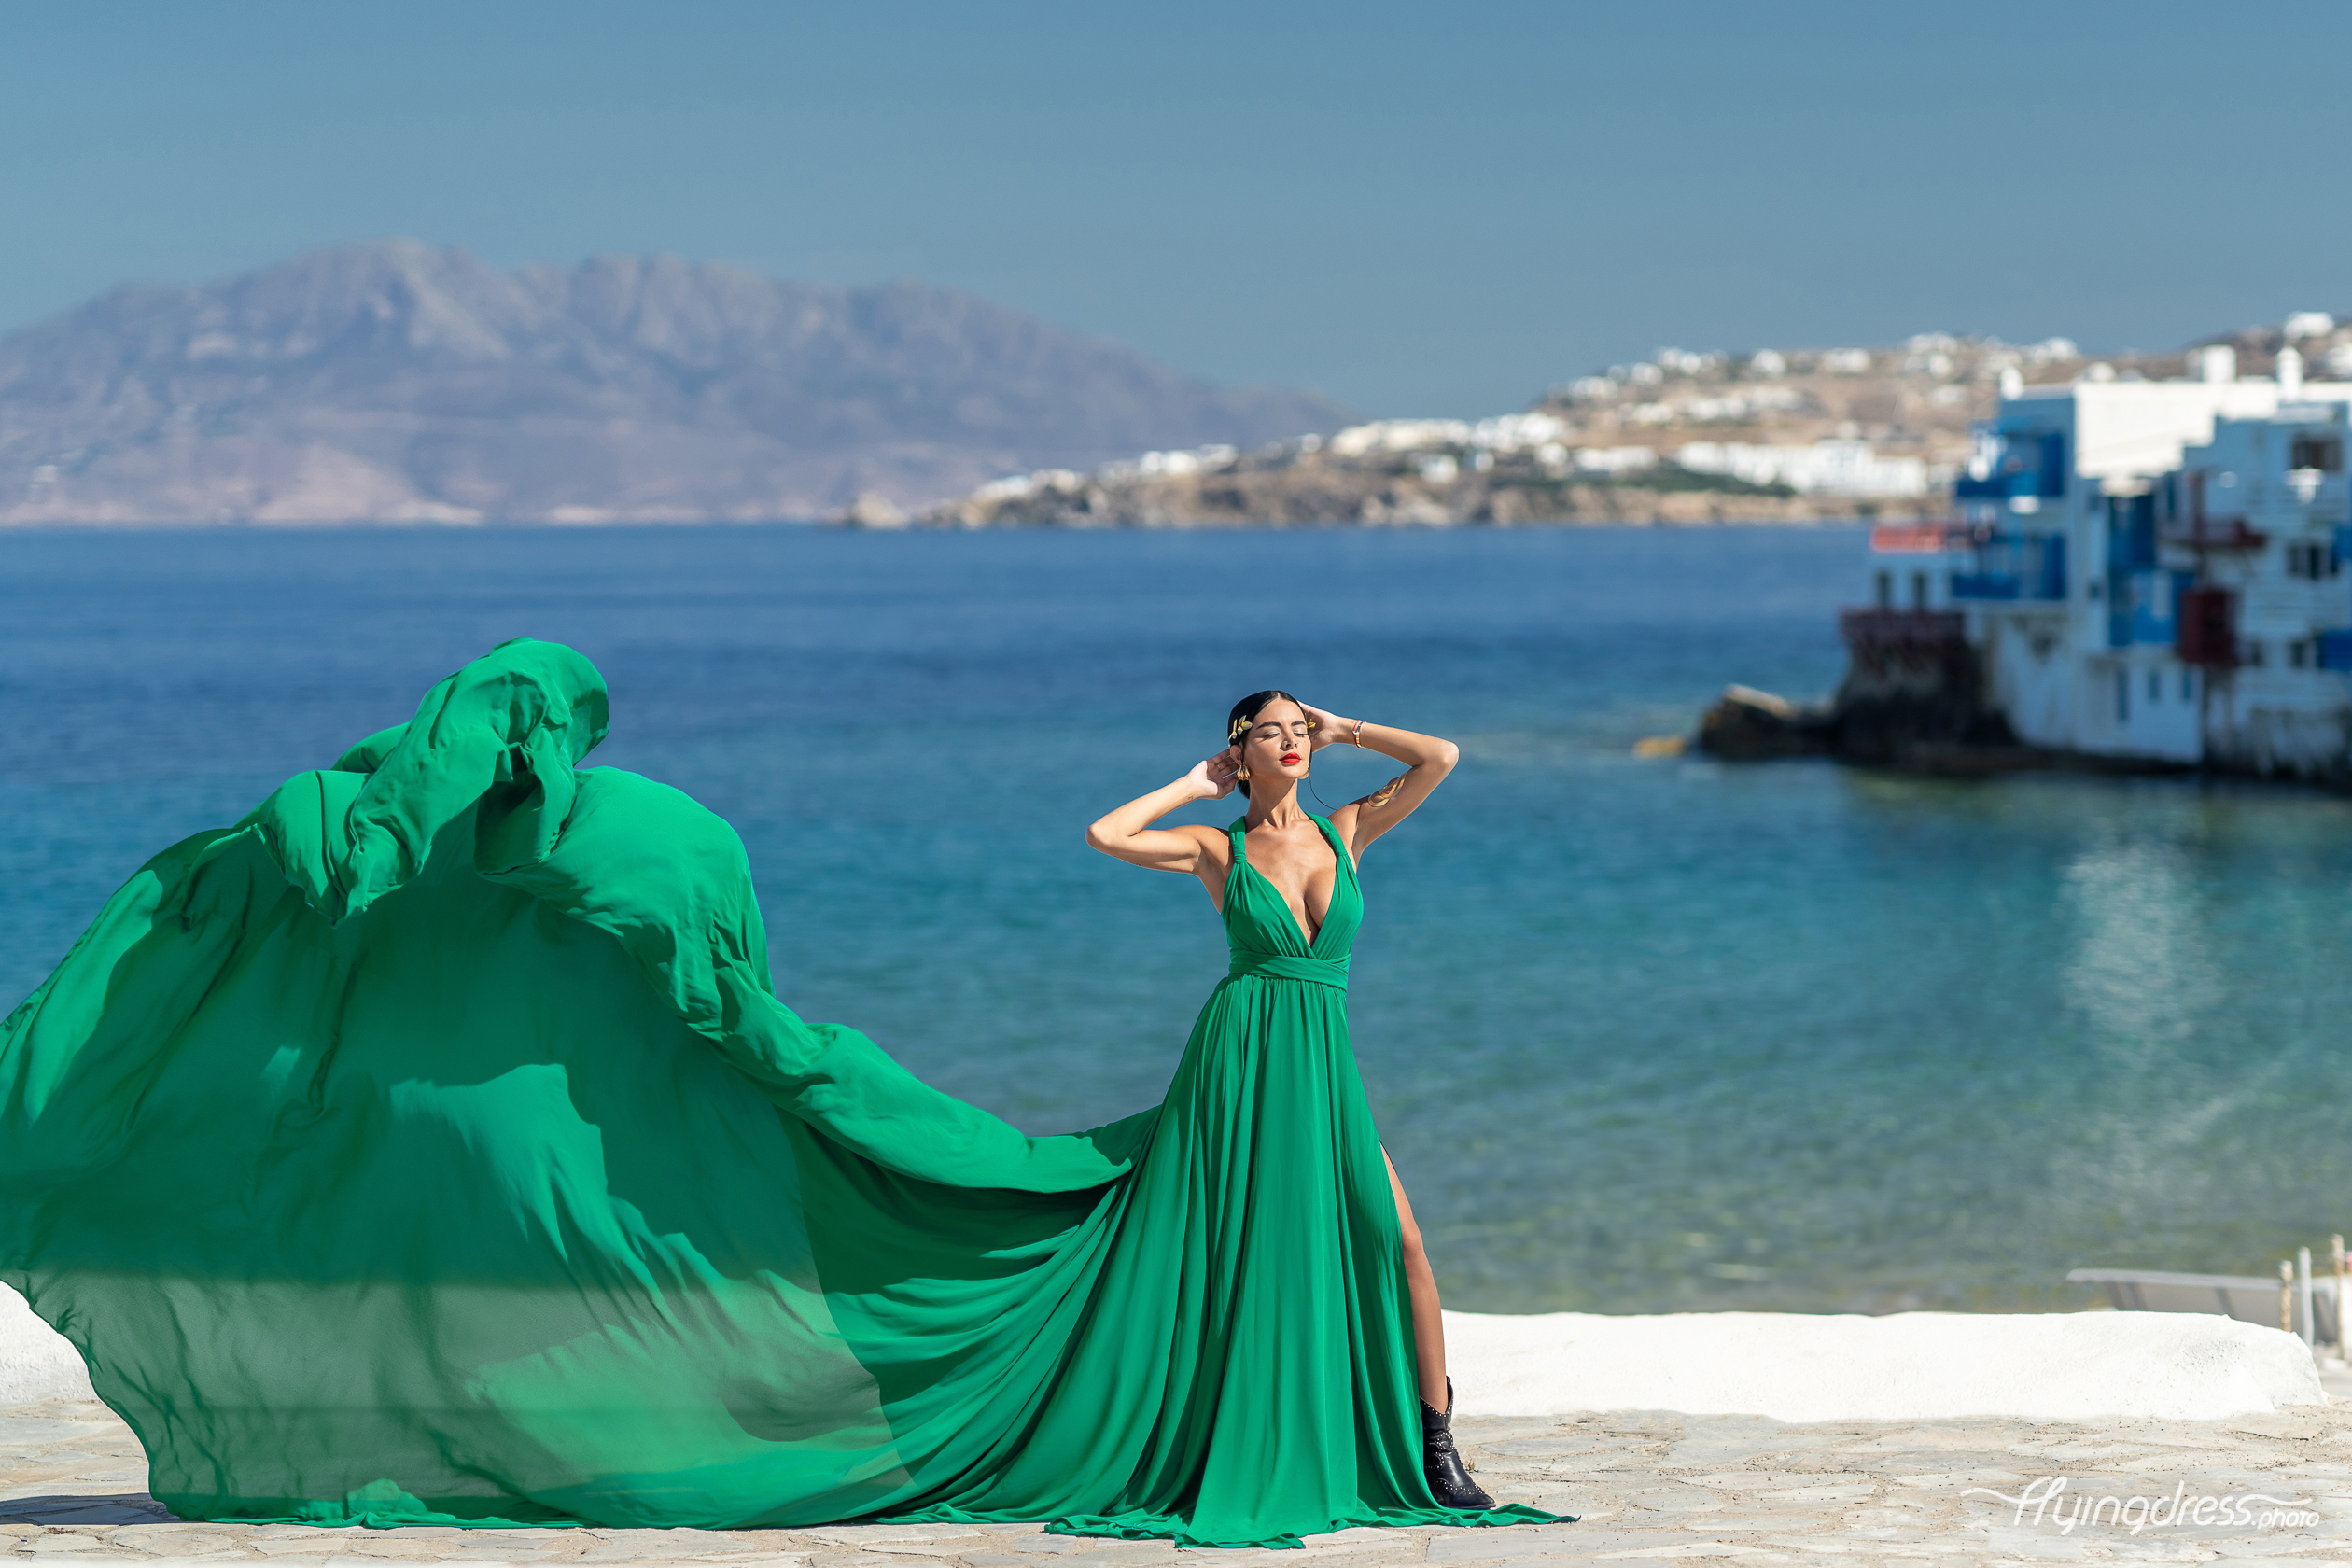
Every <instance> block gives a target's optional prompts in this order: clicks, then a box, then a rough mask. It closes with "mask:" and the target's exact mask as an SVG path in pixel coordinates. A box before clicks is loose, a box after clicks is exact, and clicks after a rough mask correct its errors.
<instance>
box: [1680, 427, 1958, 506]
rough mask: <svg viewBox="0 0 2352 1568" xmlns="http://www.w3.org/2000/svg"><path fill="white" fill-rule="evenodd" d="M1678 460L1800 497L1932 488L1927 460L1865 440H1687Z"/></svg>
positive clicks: (1891, 494) (1897, 494) (1914, 492)
mask: <svg viewBox="0 0 2352 1568" xmlns="http://www.w3.org/2000/svg"><path fill="white" fill-rule="evenodd" d="M1674 461H1675V462H1677V463H1680V464H1681V465H1682V466H1683V467H1684V468H1686V469H1689V470H1690V471H1691V472H1693V473H1714V474H1728V475H1729V476H1730V477H1731V478H1733V479H1742V480H1745V481H1747V482H1748V483H1750V484H1785V485H1787V486H1788V487H1789V488H1790V489H1792V490H1794V491H1796V492H1797V493H1798V494H1799V495H1800V496H1859V497H1883V498H1901V497H1917V496H1925V494H1926V493H1927V465H1926V463H1925V460H1924V459H1921V458H1918V457H1882V456H1880V455H1878V454H1877V453H1875V452H1872V451H1871V450H1870V443H1869V441H1814V442H1813V444H1812V445H1810V446H1763V445H1751V444H1749V443H1747V442H1744V441H1687V442H1686V443H1684V445H1683V447H1682V449H1681V450H1680V451H1678V452H1676V453H1675V454H1674Z"/></svg>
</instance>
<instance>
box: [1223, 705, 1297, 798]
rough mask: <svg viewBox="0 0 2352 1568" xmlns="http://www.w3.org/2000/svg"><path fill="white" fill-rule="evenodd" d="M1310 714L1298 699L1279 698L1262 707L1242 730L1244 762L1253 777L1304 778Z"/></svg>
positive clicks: (1242, 755)
mask: <svg viewBox="0 0 2352 1568" xmlns="http://www.w3.org/2000/svg"><path fill="white" fill-rule="evenodd" d="M1308 733H1309V732H1308V729H1307V715H1305V714H1304V713H1301V712H1300V711H1299V710H1298V705H1297V704H1296V703H1295V702H1284V701H1282V700H1281V699H1280V698H1277V699H1276V700H1274V701H1273V702H1270V703H1267V705H1266V706H1265V707H1262V708H1260V709H1259V710H1258V716H1257V719H1256V721H1255V722H1253V723H1252V724H1251V725H1250V727H1249V728H1248V729H1247V730H1244V731H1243V732H1242V733H1241V738H1240V742H1239V744H1240V747H1241V765H1242V766H1243V767H1245V768H1248V769H1249V770H1250V777H1251V778H1252V779H1253V780H1255V779H1260V778H1275V777H1284V778H1304V777H1307V756H1308V753H1309V751H1310V750H1311V749H1313V748H1312V747H1311V746H1310V745H1309V742H1308V738H1307V736H1308Z"/></svg>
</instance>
